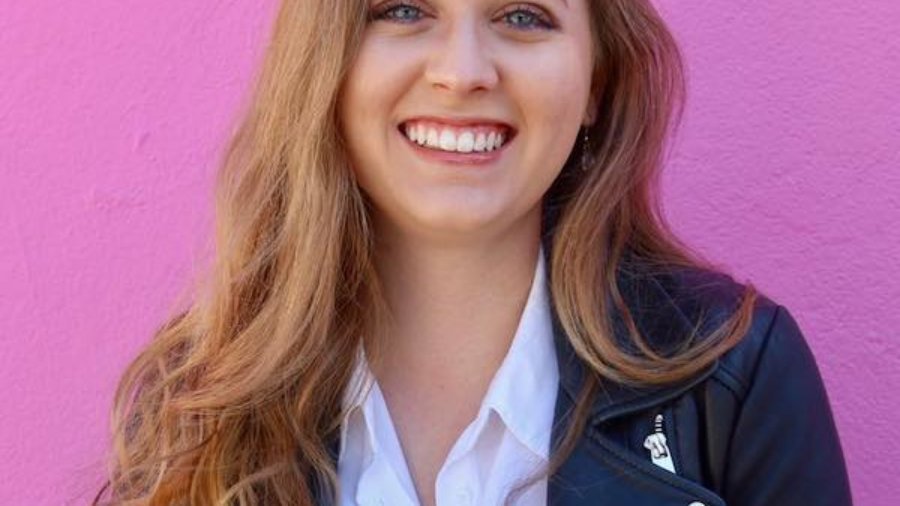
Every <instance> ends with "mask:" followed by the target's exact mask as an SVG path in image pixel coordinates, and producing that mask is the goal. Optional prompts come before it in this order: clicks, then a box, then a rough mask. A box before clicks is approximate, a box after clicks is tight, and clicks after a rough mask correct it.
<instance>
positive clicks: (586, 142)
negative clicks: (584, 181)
mask: <svg viewBox="0 0 900 506" xmlns="http://www.w3.org/2000/svg"><path fill="white" fill-rule="evenodd" d="M588 132H589V130H588V127H584V136H583V137H582V139H581V141H582V142H581V170H582V171H583V172H587V170H588V166H589V165H590V164H591V163H592V162H593V159H592V158H593V157H592V156H591V155H590V143H591V137H590V134H589V133H588Z"/></svg>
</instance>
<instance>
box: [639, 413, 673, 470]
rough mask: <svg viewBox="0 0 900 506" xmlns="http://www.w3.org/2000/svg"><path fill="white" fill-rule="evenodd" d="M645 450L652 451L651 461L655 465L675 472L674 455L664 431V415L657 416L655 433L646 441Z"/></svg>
mask: <svg viewBox="0 0 900 506" xmlns="http://www.w3.org/2000/svg"><path fill="white" fill-rule="evenodd" d="M644 448H646V449H648V450H650V459H651V460H652V461H653V463H654V464H656V465H658V466H659V467H661V468H663V469H666V470H667V471H670V472H672V473H674V472H675V463H674V462H673V461H672V454H671V453H670V452H669V446H668V445H667V444H666V434H665V432H664V431H663V415H662V414H661V413H660V414H658V415H656V418H655V420H654V431H653V433H652V434H650V435H649V436H647V438H646V439H645V440H644Z"/></svg>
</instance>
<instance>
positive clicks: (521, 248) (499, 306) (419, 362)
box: [376, 213, 540, 383]
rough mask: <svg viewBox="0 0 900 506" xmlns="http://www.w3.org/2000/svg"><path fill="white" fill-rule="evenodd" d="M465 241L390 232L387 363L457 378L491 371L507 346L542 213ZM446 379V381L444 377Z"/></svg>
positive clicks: (383, 340)
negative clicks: (490, 234) (449, 242)
mask: <svg viewBox="0 0 900 506" xmlns="http://www.w3.org/2000/svg"><path fill="white" fill-rule="evenodd" d="M522 221H523V223H520V224H517V225H516V226H515V227H510V228H509V231H508V232H506V233H504V234H502V235H494V236H493V237H490V238H484V239H480V240H477V241H474V240H473V241H470V242H468V243H465V244H455V245H451V246H448V245H447V243H443V244H440V245H436V244H434V243H431V242H427V241H421V240H415V239H414V238H411V237H409V236H408V235H401V234H387V235H380V236H379V237H381V238H384V239H385V240H382V241H381V243H380V246H379V249H378V250H377V261H376V263H377V268H378V271H379V277H380V279H381V282H382V286H383V288H384V293H385V297H386V299H387V302H388V306H389V307H390V309H391V314H392V321H391V326H390V327H389V328H388V329H386V332H385V335H383V336H381V337H379V340H380V345H381V349H382V351H383V352H384V355H383V363H382V364H381V368H382V372H381V373H380V372H379V371H376V376H379V379H380V377H381V376H382V375H383V374H384V372H383V371H393V372H391V374H392V375H394V374H397V373H396V371H403V372H402V374H403V376H404V377H406V379H408V380H415V379H416V378H418V379H421V378H423V377H429V378H432V379H435V380H438V381H439V382H444V381H446V382H449V383H455V382H458V381H463V380H465V379H466V378H469V379H470V380H471V381H476V380H475V378H477V377H482V378H483V377H485V376H486V377H487V378H488V379H489V378H490V377H492V376H493V372H494V371H496V369H497V368H498V367H499V365H500V363H501V362H502V360H503V357H504V356H505V355H506V352H507V350H508V349H509V345H510V342H511V341H512V338H513V336H514V334H515V331H516V327H517V325H518V322H519V319H520V317H521V314H522V310H523V309H524V307H525V302H526V300H527V298H528V292H529V289H530V287H531V284H532V280H533V275H534V270H535V266H536V262H537V256H538V255H539V254H540V215H539V213H533V215H531V216H528V217H527V218H525V219H523V220H522ZM442 380H443V381H442Z"/></svg>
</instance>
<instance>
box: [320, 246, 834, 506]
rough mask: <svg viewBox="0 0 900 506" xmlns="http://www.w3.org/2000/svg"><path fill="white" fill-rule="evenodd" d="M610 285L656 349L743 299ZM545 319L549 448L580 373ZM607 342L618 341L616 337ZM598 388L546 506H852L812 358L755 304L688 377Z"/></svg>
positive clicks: (792, 329) (714, 279) (702, 282)
mask: <svg viewBox="0 0 900 506" xmlns="http://www.w3.org/2000/svg"><path fill="white" fill-rule="evenodd" d="M545 254H547V255H548V256H549V248H548V249H547V250H546V251H545ZM547 261H548V265H549V258H547ZM548 274H549V273H548ZM620 286H621V287H622V290H623V296H624V297H625V300H626V302H627V304H628V306H629V308H630V309H631V310H632V311H633V313H634V317H635V320H636V322H637V324H638V326H639V328H640V329H641V331H642V332H643V334H644V336H646V337H647V338H648V339H649V340H650V342H651V344H652V345H653V346H654V347H656V348H658V349H660V350H664V349H665V348H666V346H667V344H672V343H674V342H675V341H676V340H678V339H679V338H681V337H683V336H686V335H690V333H691V330H692V329H693V328H694V325H695V323H697V322H699V321H704V322H705V324H704V326H703V327H701V333H702V331H708V330H709V329H710V328H712V327H713V326H715V325H716V324H717V323H719V322H721V321H722V320H723V319H724V318H727V317H728V316H729V315H730V314H731V311H732V310H733V308H734V307H735V305H736V302H737V300H738V297H739V295H740V294H741V290H742V289H743V287H742V286H741V285H739V284H737V283H735V282H734V281H733V280H732V279H731V278H729V277H727V276H724V275H721V274H717V273H713V272H709V271H702V270H696V269H695V270H682V271H681V272H679V273H677V274H674V273H669V274H666V275H662V274H653V275H630V276H623V277H622V279H621V280H620ZM701 315H702V318H701ZM553 317H554V333H555V341H556V350H557V359H558V363H559V372H560V385H559V392H558V396H557V404H556V415H555V421H554V429H553V434H552V440H553V441H554V442H556V443H558V441H559V440H560V438H561V436H562V432H563V431H564V429H565V425H566V424H565V423H558V422H562V421H565V420H567V419H568V418H567V417H568V415H570V414H571V412H570V409H571V408H572V407H573V405H574V400H575V398H576V397H577V395H578V392H579V391H580V387H581V382H582V378H583V374H584V371H585V368H584V365H583V363H582V362H581V360H580V359H579V358H578V357H577V356H576V355H575V353H574V350H573V349H572V347H571V346H570V344H569V341H568V339H567V338H566V336H565V333H564V331H563V330H562V328H561V327H560V325H559V321H558V320H557V319H556V314H555V312H554V314H553ZM616 332H617V335H619V336H620V337H621V336H622V335H623V334H622V328H621V327H620V328H618V329H616ZM601 385H602V386H601V388H600V390H599V393H598V395H597V396H596V397H595V400H594V403H593V406H592V409H591V412H590V418H589V421H588V423H587V425H586V427H585V430H584V431H583V433H582V436H581V437H580V439H579V441H578V443H577V446H576V447H575V450H574V451H573V452H572V453H571V454H570V457H569V458H568V459H567V460H566V462H565V463H564V465H563V466H562V468H561V469H560V470H559V471H558V472H556V473H555V474H554V475H552V476H551V477H550V480H549V482H548V483H549V487H548V504H551V505H557V506H588V505H590V506H651V505H652V506H725V505H728V506H805V505H810V506H832V505H833V506H845V505H850V504H852V501H851V496H850V486H849V483H848V477H847V471H846V467H845V462H844V457H843V453H842V450H841V445H840V441H839V439H838V434H837V430H836V428H835V424H834V419H833V417H832V412H831V408H830V406H829V401H828V397H827V394H826V391H825V388H824V386H823V383H822V379H821V376H820V374H819V370H818V368H817V366H816V363H815V360H814V358H813V355H812V353H811V352H810V349H809V347H808V345H807V343H806V341H805V340H804V337H803V335H802V334H801V332H800V330H799V328H798V327H797V324H796V322H795V321H794V319H793V318H792V317H791V315H790V313H789V312H788V311H787V310H786V309H784V308H783V307H781V306H778V305H777V304H775V303H774V302H772V301H771V300H770V299H768V298H766V297H764V296H763V297H761V299H760V301H759V303H758V304H757V306H756V309H755V314H754V318H753V323H752V327H751V330H750V332H749V333H748V334H747V335H746V337H744V338H743V340H742V341H741V342H740V343H739V344H738V345H737V346H735V347H734V348H732V349H731V350H729V351H728V352H727V353H726V354H725V355H723V356H722V357H720V359H719V360H718V361H717V362H715V363H714V364H713V365H712V366H711V367H709V368H707V369H706V370H705V371H703V372H701V373H699V374H697V375H696V376H694V377H692V378H691V379H689V380H686V381H683V382H680V383H678V384H668V385H665V386H659V387H653V388H640V389H635V388H625V387H623V386H621V385H617V384H611V383H608V382H601ZM556 443H554V446H555V444H556ZM337 445H338V442H337V441H335V442H334V444H333V446H332V447H331V448H332V452H333V455H334V456H335V459H336V452H337ZM321 502H322V503H323V504H329V503H330V501H321ZM485 506H488V505H485Z"/></svg>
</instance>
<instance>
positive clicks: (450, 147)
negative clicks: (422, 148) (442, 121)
mask: <svg viewBox="0 0 900 506" xmlns="http://www.w3.org/2000/svg"><path fill="white" fill-rule="evenodd" d="M440 145H441V149H443V150H444V151H456V134H454V133H453V132H451V131H450V130H443V131H441V144H440Z"/></svg>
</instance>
